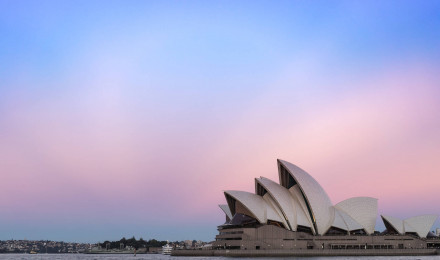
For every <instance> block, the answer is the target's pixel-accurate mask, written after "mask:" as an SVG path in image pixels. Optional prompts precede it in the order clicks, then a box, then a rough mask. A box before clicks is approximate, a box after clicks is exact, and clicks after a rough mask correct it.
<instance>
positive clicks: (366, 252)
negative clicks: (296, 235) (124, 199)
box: [171, 249, 440, 257]
mask: <svg viewBox="0 0 440 260" xmlns="http://www.w3.org/2000/svg"><path fill="white" fill-rule="evenodd" d="M437 254H440V251H438V250H436V249H346V250H343V249H341V250H337V249H322V250H319V249H309V250H307V249H302V250H282V249H281V250H173V251H172V252H171V255H172V256H226V257H227V256H230V257H277V256H280V257H287V256H422V255H437Z"/></svg>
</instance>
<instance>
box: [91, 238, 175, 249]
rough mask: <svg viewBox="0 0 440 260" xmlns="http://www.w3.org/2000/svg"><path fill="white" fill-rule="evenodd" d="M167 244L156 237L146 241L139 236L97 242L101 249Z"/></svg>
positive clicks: (137, 247)
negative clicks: (137, 237) (138, 237)
mask: <svg viewBox="0 0 440 260" xmlns="http://www.w3.org/2000/svg"><path fill="white" fill-rule="evenodd" d="M166 244H167V241H158V240H156V239H150V240H148V241H146V240H144V239H142V238H140V239H139V240H137V239H136V238H135V237H134V236H133V237H132V238H129V239H126V238H125V237H123V238H122V239H120V240H118V241H108V240H107V241H104V242H103V243H98V245H99V246H101V247H102V248H103V249H123V248H126V247H133V248H136V249H139V248H149V247H162V246H164V245H166Z"/></svg>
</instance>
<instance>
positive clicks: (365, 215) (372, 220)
mask: <svg viewBox="0 0 440 260" xmlns="http://www.w3.org/2000/svg"><path fill="white" fill-rule="evenodd" d="M335 208H336V209H338V210H341V211H343V212H345V213H347V214H348V215H349V216H350V217H352V218H353V219H354V220H355V221H356V222H357V223H359V224H360V225H362V227H363V228H364V229H365V231H366V232H367V233H368V234H372V233H374V228H375V226H376V218H377V199H375V198H370V197H355V198H350V199H347V200H344V201H341V202H339V203H338V204H336V205H335Z"/></svg>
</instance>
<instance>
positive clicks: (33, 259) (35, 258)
mask: <svg viewBox="0 0 440 260" xmlns="http://www.w3.org/2000/svg"><path fill="white" fill-rule="evenodd" d="M0 259H13V260H40V259H41V260H45V259H60V260H75V259H86V260H95V259H96V260H104V259H105V260H107V259H109V260H110V259H112V260H115V259H124V260H128V259H130V260H141V259H145V260H146V259H151V260H176V259H179V260H204V259H209V260H214V259H223V260H230V259H240V260H246V259H259V260H281V259H313V260H315V259H316V260H317V259H331V260H354V259H362V260H373V259H383V260H385V259H395V260H399V259H401V260H418V259H420V260H425V259H426V260H427V259H436V260H440V255H438V256H394V257H385V256H384V257H371V256H366V257H289V258H286V257H284V258H283V257H278V258H274V257H259V258H244V257H241V258H234V257H173V256H166V255H137V256H133V255H83V254H48V255H45V254H41V255H38V254H37V255H29V254H0Z"/></svg>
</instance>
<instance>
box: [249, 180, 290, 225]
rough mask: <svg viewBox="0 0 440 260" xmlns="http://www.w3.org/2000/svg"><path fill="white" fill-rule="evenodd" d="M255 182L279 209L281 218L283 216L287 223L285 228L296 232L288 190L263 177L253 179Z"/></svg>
mask: <svg viewBox="0 0 440 260" xmlns="http://www.w3.org/2000/svg"><path fill="white" fill-rule="evenodd" d="M255 181H257V182H258V183H260V185H261V186H263V187H264V188H265V189H266V190H267V192H268V193H269V194H270V195H271V196H272V198H273V199H274V200H275V202H276V203H277V204H278V207H279V208H280V210H281V213H282V215H281V216H283V217H284V218H285V219H286V220H287V221H288V223H289V225H286V227H289V226H290V227H291V228H292V230H296V209H295V201H294V198H293V197H292V194H291V193H290V192H289V190H288V189H286V188H284V187H283V186H281V185H279V184H278V183H276V182H274V181H272V180H269V179H267V178H264V177H261V178H260V179H255Z"/></svg>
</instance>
